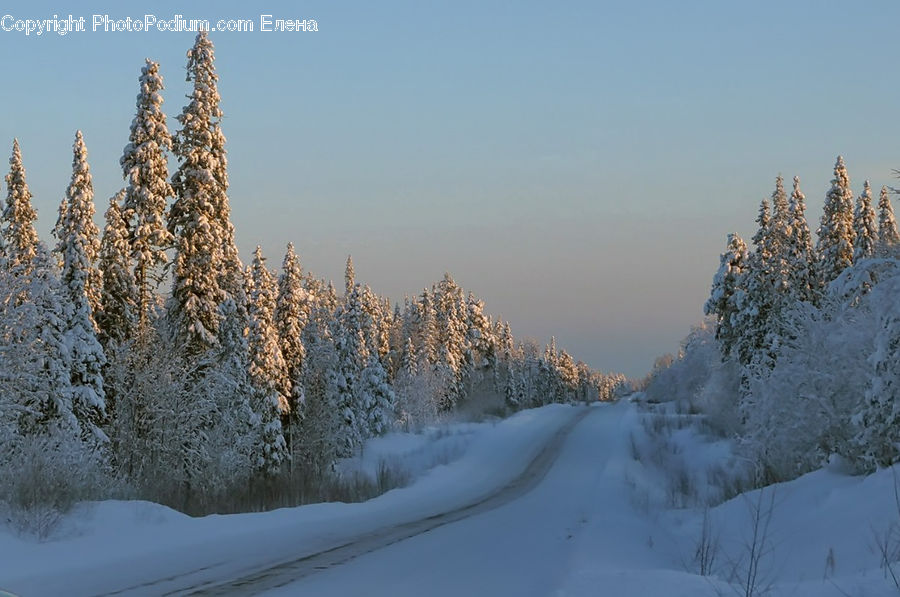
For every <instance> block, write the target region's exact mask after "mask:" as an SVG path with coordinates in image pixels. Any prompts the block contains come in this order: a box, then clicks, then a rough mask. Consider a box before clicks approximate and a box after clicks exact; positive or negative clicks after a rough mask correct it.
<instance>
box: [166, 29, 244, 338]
mask: <svg viewBox="0 0 900 597" xmlns="http://www.w3.org/2000/svg"><path fill="white" fill-rule="evenodd" d="M214 59H215V56H214V52H213V46H212V42H210V41H209V37H208V34H207V32H206V31H200V32H199V33H198V34H197V38H196V40H195V43H194V47H193V48H191V49H190V50H189V51H188V63H187V80H188V81H191V82H193V90H192V92H191V94H190V95H189V96H188V99H189V100H190V102H189V103H188V105H187V106H185V107H184V110H183V111H182V113H181V114H180V115H179V116H178V121H179V122H180V123H181V125H182V128H181V130H179V131H178V133H177V135H176V137H175V140H174V143H173V149H174V152H175V155H176V156H178V159H179V161H180V164H179V166H178V169H177V170H176V172H175V174H174V175H173V176H172V187H173V189H174V191H175V202H174V203H173V204H172V207H171V209H170V210H169V221H168V227H169V232H170V233H172V234H173V235H174V237H175V250H176V257H175V267H174V272H173V273H174V275H173V282H172V284H173V288H172V298H173V307H172V310H171V315H172V317H173V319H174V326H175V332H176V335H177V337H178V339H179V344H180V345H181V346H183V347H185V348H186V350H187V351H188V352H189V353H195V354H199V353H202V352H204V351H205V350H207V349H209V348H210V347H213V346H215V345H216V343H217V342H218V338H217V335H218V331H219V325H220V320H221V314H220V311H219V306H220V305H221V304H223V303H224V302H225V300H226V299H228V298H232V299H234V300H235V302H239V303H241V304H240V305H238V312H240V311H241V310H242V309H244V308H245V306H244V305H243V302H244V299H245V297H244V294H243V282H242V275H241V267H240V260H239V259H238V258H237V249H236V248H235V246H234V233H233V227H232V226H231V222H230V212H229V208H228V196H227V190H228V177H227V160H226V157H225V136H224V135H223V134H222V130H221V127H220V121H221V118H222V111H221V109H220V108H219V92H218V88H217V82H218V75H216V72H215V66H214ZM238 281H241V282H240V283H238Z"/></svg>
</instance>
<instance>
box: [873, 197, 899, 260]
mask: <svg viewBox="0 0 900 597" xmlns="http://www.w3.org/2000/svg"><path fill="white" fill-rule="evenodd" d="M878 242H879V243H880V244H881V246H882V247H890V246H893V245H896V244H897V243H898V242H900V233H898V232H897V220H896V219H894V208H893V206H891V198H890V197H889V196H888V189H887V187H884V186H883V187H881V197H879V199H878Z"/></svg>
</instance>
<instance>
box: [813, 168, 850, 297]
mask: <svg viewBox="0 0 900 597" xmlns="http://www.w3.org/2000/svg"><path fill="white" fill-rule="evenodd" d="M818 234H819V242H818V244H817V247H816V249H817V253H818V254H819V283H820V284H821V285H823V286H827V285H828V284H829V283H830V282H831V281H832V280H834V279H835V278H837V277H838V275H839V274H840V273H841V272H842V271H844V270H845V269H846V268H847V267H849V266H851V265H852V264H853V245H854V237H855V233H854V230H853V191H852V190H851V189H850V177H849V176H848V175H847V167H846V166H845V165H844V158H843V157H841V156H838V158H837V162H836V163H835V165H834V178H833V179H832V180H831V188H830V189H829V190H828V193H827V194H826V195H825V208H824V211H823V212H822V220H821V224H820V225H819V230H818Z"/></svg>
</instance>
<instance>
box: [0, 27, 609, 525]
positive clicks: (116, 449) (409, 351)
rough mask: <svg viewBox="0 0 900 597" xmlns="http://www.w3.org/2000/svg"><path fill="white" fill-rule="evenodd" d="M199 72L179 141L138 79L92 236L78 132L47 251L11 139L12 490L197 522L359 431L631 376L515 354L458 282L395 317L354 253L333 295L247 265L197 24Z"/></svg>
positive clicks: (288, 267) (4, 321)
mask: <svg viewBox="0 0 900 597" xmlns="http://www.w3.org/2000/svg"><path fill="white" fill-rule="evenodd" d="M187 80H188V81H189V82H191V84H192V88H191V93H190V95H189V96H188V98H189V102H188V105H186V106H185V107H184V109H183V111H182V112H181V114H180V115H179V116H178V118H177V119H178V122H179V123H180V125H181V128H180V129H179V130H178V132H177V133H175V134H174V135H171V136H170V134H169V132H168V126H167V121H166V115H165V113H164V112H163V110H162V103H163V99H162V91H163V79H162V77H161V75H160V73H159V65H158V64H157V63H155V62H152V61H150V60H148V61H147V63H146V65H145V66H144V67H143V69H142V72H141V76H140V79H139V83H140V92H139V94H138V96H137V104H136V114H135V117H134V119H133V121H132V123H131V128H130V135H129V142H128V144H127V145H126V147H125V150H124V152H123V155H122V158H121V160H120V164H121V167H122V173H123V178H124V181H125V186H124V188H123V189H122V190H120V191H119V192H118V193H116V194H115V195H114V196H113V197H112V198H111V199H110V200H109V204H108V207H107V208H106V210H105V216H104V220H105V225H104V228H103V231H102V233H101V231H100V230H98V228H97V227H96V225H95V224H94V215H95V214H94V190H93V183H92V179H91V173H90V167H89V165H88V160H87V150H86V147H85V144H84V139H83V137H82V135H81V133H80V132H79V133H78V134H77V135H76V139H75V144H74V155H73V168H72V179H71V183H70V185H69V187H68V189H67V191H66V194H65V198H64V199H63V201H62V204H61V205H60V208H59V217H58V220H57V222H56V226H55V227H54V230H53V234H54V237H55V239H56V243H55V246H54V247H53V248H52V249H48V248H47V247H46V246H45V245H44V244H43V243H42V242H41V241H40V240H39V239H38V236H37V234H36V232H35V227H34V222H35V220H36V213H35V210H34V209H33V207H32V205H31V193H30V192H29V190H28V185H27V183H26V178H25V169H24V166H23V161H22V154H21V151H20V148H19V144H18V141H15V142H14V144H13V154H12V157H11V159H10V171H9V174H8V175H7V176H6V184H7V189H8V193H7V197H6V203H5V207H4V210H3V214H2V226H0V239H2V240H0V243H2V246H0V358H2V360H0V459H2V462H0V477H3V480H4V482H5V483H0V485H3V486H4V487H6V489H7V492H6V495H5V496H4V495H3V494H2V493H0V499H2V498H4V497H5V498H6V499H7V500H13V499H16V497H15V496H13V495H11V493H10V492H12V491H13V488H15V487H17V488H18V489H16V491H20V490H21V491H24V492H25V493H27V492H28V487H29V486H28V483H31V482H32V481H33V479H30V477H29V475H26V474H22V467H23V466H25V463H32V464H33V463H34V462H35V461H36V459H37V461H39V464H40V463H43V464H46V465H47V467H45V468H47V470H51V469H52V470H54V471H57V472H58V473H59V474H61V475H63V476H65V474H70V475H71V474H75V473H76V472H77V473H79V474H81V473H84V474H85V475H87V476H88V477H90V479H93V480H96V479H98V478H106V479H114V480H116V481H117V482H118V483H120V484H124V485H125V486H127V487H129V488H130V489H131V490H132V491H133V492H134V493H135V494H136V495H138V496H141V497H145V498H149V499H154V500H157V501H161V502H164V503H168V504H170V505H173V506H175V507H179V508H181V509H184V510H189V511H195V512H196V511H207V510H208V509H210V508H212V507H213V506H212V504H215V503H220V501H217V500H220V499H221V496H223V495H226V496H227V495H229V494H230V493H241V492H246V491H247V488H248V487H251V488H252V487H255V486H269V487H271V486H275V485H277V484H279V483H282V484H283V483H285V482H293V480H295V479H300V478H302V479H305V480H307V481H308V480H309V479H316V478H323V477H325V476H327V475H328V474H329V471H330V470H331V467H332V465H333V464H334V462H335V461H336V460H337V459H338V458H342V457H347V456H351V455H353V454H354V453H355V452H356V451H357V450H359V449H360V447H361V446H362V443H363V442H364V441H365V440H366V439H367V438H369V437H372V436H375V435H379V434H383V433H385V432H387V431H389V430H391V429H395V428H406V429H408V428H415V427H418V426H421V425H424V424H428V423H431V422H434V421H436V420H438V419H439V418H440V417H442V416H445V415H446V414H447V413H453V412H455V411H457V410H459V409H460V408H466V407H471V408H478V409H480V410H481V411H484V410H487V409H492V410H493V411H494V412H496V413H498V414H503V413H505V412H509V411H510V410H513V409H517V408H525V407H531V406H538V405H541V404H546V403H548V402H574V401H589V400H597V399H609V398H610V397H611V396H612V393H613V391H614V389H615V387H616V385H617V384H619V383H620V382H621V381H622V377H621V376H610V375H602V374H600V373H597V372H595V371H592V370H591V369H589V368H588V367H587V366H586V365H585V364H584V363H581V362H577V363H576V362H575V361H574V359H573V358H572V357H571V356H570V355H569V354H568V353H566V352H565V351H564V350H558V349H557V348H556V345H555V342H553V341H551V343H550V345H548V346H547V347H546V349H544V350H543V351H541V350H540V349H539V348H538V347H537V346H536V345H535V344H534V343H531V342H517V341H516V340H515V339H514V337H513V335H512V333H511V330H510V327H509V324H508V323H505V322H503V321H500V320H492V319H491V318H489V317H488V316H487V315H486V314H485V313H484V304H483V302H482V301H480V300H478V299H477V298H476V297H475V296H474V295H473V294H471V293H468V294H467V293H466V292H465V291H464V290H463V289H462V288H460V287H459V286H458V285H457V284H456V283H455V282H454V280H453V279H452V277H451V276H450V275H449V274H447V275H445V276H444V277H443V279H442V280H440V281H439V282H438V283H437V284H435V285H434V286H432V287H431V288H430V289H427V288H426V289H425V290H423V292H422V293H421V294H420V295H419V296H417V297H413V298H407V299H406V300H405V301H404V303H403V304H402V305H400V304H397V305H392V304H391V302H390V301H389V300H387V299H386V298H383V297H379V296H377V295H376V294H375V293H374V292H372V290H371V289H370V288H369V287H368V286H366V285H363V284H360V283H359V282H357V281H356V277H355V272H354V270H353V264H352V260H351V259H349V258H348V260H347V269H346V274H345V281H344V282H345V284H344V288H343V293H342V294H340V295H339V294H338V292H337V290H336V289H335V287H334V285H333V284H331V283H329V282H326V281H324V280H321V279H319V278H317V277H316V276H314V275H312V274H310V273H304V272H303V271H302V269H301V265H300V259H299V257H298V256H297V254H296V253H295V251H294V247H293V245H290V244H289V245H288V246H287V251H286V254H285V256H284V259H283V261H282V265H281V268H280V271H273V270H272V269H270V268H269V266H268V265H267V262H266V259H265V257H264V256H263V255H262V252H261V250H260V249H259V248H258V247H257V249H256V251H255V253H254V257H253V261H252V263H251V264H250V265H249V266H248V267H244V265H243V264H242V263H241V260H240V258H239V256H238V250H237V247H236V245H235V239H234V227H233V225H232V223H231V217H230V209H229V200H228V195H227V189H228V176H227V159H226V151H225V137H224V135H223V133H222V130H221V127H220V122H221V118H222V112H221V110H220V108H219V95H218V91H217V83H218V76H217V75H216V72H215V68H214V53H213V46H212V43H211V42H210V40H209V38H208V36H207V34H206V33H205V32H201V33H200V34H198V35H197V38H196V42H195V45H194V46H193V48H191V50H190V51H189V52H188V63H187ZM170 154H171V155H173V156H174V157H175V158H176V160H177V162H178V167H177V169H176V170H175V172H174V173H173V174H172V175H171V177H170V176H169V171H168V156H169V155H170ZM164 280H166V281H168V280H171V285H172V287H171V293H169V294H168V295H165V296H163V295H161V294H160V292H159V290H158V289H159V286H160V285H161V283H162V282H163V281H164ZM60 463H62V464H60ZM66 471H68V472H66ZM91 482H94V481H91Z"/></svg>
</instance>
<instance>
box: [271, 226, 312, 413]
mask: <svg viewBox="0 0 900 597" xmlns="http://www.w3.org/2000/svg"><path fill="white" fill-rule="evenodd" d="M308 322H309V301H308V297H307V292H306V290H304V289H303V273H302V271H301V269H300V258H299V257H297V254H296V253H295V252H294V244H293V243H288V246H287V252H286V253H285V255H284V261H283V262H282V266H281V276H280V277H279V279H278V303H277V305H276V307H275V327H276V329H277V331H278V337H279V339H280V346H281V353H282V355H283V356H284V361H285V365H286V367H287V375H288V379H289V380H290V384H291V390H290V394H289V395H290V397H291V410H292V412H296V411H297V408H298V407H299V406H300V405H301V404H302V402H303V385H302V384H301V383H300V373H301V368H302V366H303V359H304V356H305V352H306V351H305V350H304V347H303V329H304V328H305V327H306V324H307V323H308Z"/></svg>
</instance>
